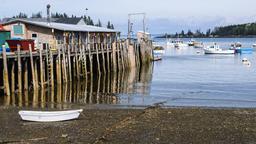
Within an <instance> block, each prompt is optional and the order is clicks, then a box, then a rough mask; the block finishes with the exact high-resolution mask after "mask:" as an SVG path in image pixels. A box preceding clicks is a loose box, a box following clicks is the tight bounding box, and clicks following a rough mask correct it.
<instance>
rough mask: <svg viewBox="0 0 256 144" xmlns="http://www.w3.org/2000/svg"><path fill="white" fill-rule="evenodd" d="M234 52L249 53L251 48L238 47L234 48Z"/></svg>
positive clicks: (251, 50)
mask: <svg viewBox="0 0 256 144" xmlns="http://www.w3.org/2000/svg"><path fill="white" fill-rule="evenodd" d="M235 51H236V53H240V54H251V53H252V52H253V48H239V49H236V50H235Z"/></svg>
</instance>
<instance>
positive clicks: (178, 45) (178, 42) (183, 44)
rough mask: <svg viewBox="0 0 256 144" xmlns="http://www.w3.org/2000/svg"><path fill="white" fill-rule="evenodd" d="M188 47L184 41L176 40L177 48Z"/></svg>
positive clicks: (175, 45)
mask: <svg viewBox="0 0 256 144" xmlns="http://www.w3.org/2000/svg"><path fill="white" fill-rule="evenodd" d="M187 46H188V45H187V44H185V43H184V42H183V41H182V40H176V43H175V44H174V47H175V48H181V47H187Z"/></svg>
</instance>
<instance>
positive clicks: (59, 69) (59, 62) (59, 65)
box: [56, 47, 62, 85]
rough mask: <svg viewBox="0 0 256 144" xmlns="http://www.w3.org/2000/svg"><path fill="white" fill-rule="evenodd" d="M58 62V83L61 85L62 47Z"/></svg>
mask: <svg viewBox="0 0 256 144" xmlns="http://www.w3.org/2000/svg"><path fill="white" fill-rule="evenodd" d="M57 58H58V60H57V64H56V71H57V72H56V73H57V83H58V85H61V76H62V75H61V54H60V47H58V57H57Z"/></svg>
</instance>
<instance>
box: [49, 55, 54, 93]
mask: <svg viewBox="0 0 256 144" xmlns="http://www.w3.org/2000/svg"><path fill="white" fill-rule="evenodd" d="M49 54H50V75H51V87H52V88H54V71H53V55H52V50H49Z"/></svg>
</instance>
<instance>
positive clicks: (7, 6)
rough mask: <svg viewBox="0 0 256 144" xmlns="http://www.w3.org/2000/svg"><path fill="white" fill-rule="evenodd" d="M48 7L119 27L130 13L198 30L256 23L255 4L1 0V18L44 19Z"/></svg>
mask: <svg viewBox="0 0 256 144" xmlns="http://www.w3.org/2000/svg"><path fill="white" fill-rule="evenodd" d="M47 4H51V6H52V7H51V11H52V12H66V13H68V14H75V15H83V14H85V13H86V10H85V9H86V8H88V15H90V16H91V17H92V18H94V19H96V20H97V19H98V18H99V19H101V20H103V21H107V20H112V21H113V22H114V24H116V25H120V26H123V25H125V24H127V14H128V13H133V12H146V13H147V21H148V22H149V23H150V22H152V21H153V22H154V20H162V21H161V22H163V21H165V22H166V21H168V20H169V23H170V22H173V23H177V22H179V23H180V22H184V23H192V24H193V25H198V27H200V25H201V24H203V25H205V23H207V24H208V23H212V21H214V24H212V25H218V20H219V25H221V24H229V23H243V22H250V21H255V19H256V0H0V18H3V17H9V16H13V15H15V14H18V13H19V12H24V13H28V14H29V15H31V13H32V12H38V11H41V12H42V13H43V15H45V14H46V8H45V7H46V5H47ZM161 24H163V25H164V23H161ZM209 25H211V24H209ZM166 26H167V25H166ZM187 26H188V27H189V25H188V24H186V26H184V27H187Z"/></svg>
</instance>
